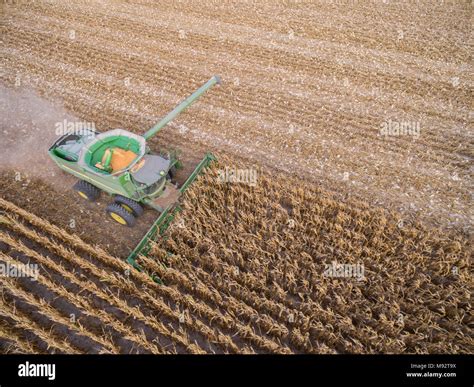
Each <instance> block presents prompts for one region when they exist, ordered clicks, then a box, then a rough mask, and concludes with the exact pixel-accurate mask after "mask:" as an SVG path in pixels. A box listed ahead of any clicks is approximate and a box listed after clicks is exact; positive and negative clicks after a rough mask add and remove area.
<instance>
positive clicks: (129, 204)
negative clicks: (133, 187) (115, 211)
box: [114, 195, 143, 217]
mask: <svg viewBox="0 0 474 387" xmlns="http://www.w3.org/2000/svg"><path fill="white" fill-rule="evenodd" d="M114 202H115V203H117V204H120V205H121V206H122V207H123V208H125V209H126V210H127V211H128V212H129V213H131V214H133V216H135V217H139V216H141V215H142V214H143V207H142V206H141V205H140V203H138V202H136V201H135V200H132V199H129V198H126V197H125V196H122V195H117V196H115V198H114Z"/></svg>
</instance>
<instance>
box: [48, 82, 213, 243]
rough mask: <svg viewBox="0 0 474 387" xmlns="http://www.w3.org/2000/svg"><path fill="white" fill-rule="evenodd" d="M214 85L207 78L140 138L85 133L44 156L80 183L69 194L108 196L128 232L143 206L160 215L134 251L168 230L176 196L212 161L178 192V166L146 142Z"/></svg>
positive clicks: (110, 212)
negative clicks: (176, 183)
mask: <svg viewBox="0 0 474 387" xmlns="http://www.w3.org/2000/svg"><path fill="white" fill-rule="evenodd" d="M215 84H220V78H219V77H218V76H214V77H212V78H211V79H210V80H209V81H207V82H206V83H205V84H204V85H203V86H201V87H200V88H199V89H198V90H196V91H195V92H194V93H193V94H191V95H190V96H189V97H188V98H186V99H185V100H184V101H183V102H181V103H180V104H179V105H178V106H176V108H174V109H173V110H172V111H171V112H170V113H168V115H166V116H165V117H164V118H163V119H162V120H161V121H160V122H158V123H157V124H156V125H155V126H153V127H152V128H151V129H150V130H148V131H147V132H146V133H145V134H143V135H142V136H140V135H137V134H134V133H131V132H129V131H127V130H124V129H114V130H110V131H107V132H103V133H99V132H96V131H94V130H84V131H81V132H80V133H78V132H72V133H68V134H64V135H63V136H61V137H60V138H58V139H57V140H56V141H55V143H54V144H53V145H52V146H51V147H50V148H49V151H48V153H49V155H50V156H51V158H52V159H53V160H54V162H55V163H56V164H57V165H58V166H59V168H61V169H62V170H64V171H66V172H67V173H70V174H72V175H74V176H76V177H77V178H78V179H79V181H78V182H77V183H76V185H75V186H74V189H75V190H76V191H77V193H78V194H79V195H80V196H81V197H83V198H84V199H87V200H91V201H94V200H96V199H97V198H98V197H99V195H100V193H101V191H105V192H107V193H108V194H109V195H111V196H112V197H113V203H111V204H109V205H108V206H107V209H106V212H107V214H108V215H109V216H110V217H111V218H112V219H113V220H114V221H116V222H118V223H120V224H121V225H125V226H129V227H132V226H133V225H134V224H135V222H136V218H137V217H139V216H140V215H141V214H142V213H143V208H144V207H150V208H152V209H154V210H157V211H159V212H160V217H159V218H158V219H157V221H156V222H155V224H154V225H153V226H152V228H151V230H150V231H149V232H148V233H147V235H145V237H144V240H142V242H140V244H139V246H137V248H138V247H140V246H141V247H143V246H145V245H146V244H147V242H148V240H149V239H150V238H151V237H153V236H154V234H156V232H157V231H158V229H159V228H160V227H161V228H162V227H163V226H164V225H166V227H167V225H168V224H169V222H170V217H171V218H172V216H173V215H172V214H173V208H174V207H175V205H176V203H177V202H178V199H179V197H180V195H181V194H182V193H183V192H184V191H185V190H186V188H187V187H188V186H189V185H190V184H191V183H192V182H193V181H194V179H195V178H196V177H197V175H198V174H199V173H200V172H201V170H202V169H203V168H205V167H206V166H207V165H209V163H210V162H211V161H212V160H215V158H214V156H213V155H212V154H211V153H207V154H206V156H205V157H204V159H203V160H202V161H201V162H200V163H199V164H198V166H197V167H196V169H195V170H194V172H193V173H192V174H191V175H190V176H189V177H188V179H187V180H186V181H185V182H184V184H182V186H181V187H180V188H179V189H178V188H177V187H176V186H175V185H174V184H172V182H171V179H172V178H173V176H174V174H175V172H176V168H177V167H179V166H180V162H179V160H178V159H177V157H176V155H175V154H170V153H167V154H159V155H158V154H153V153H152V152H151V151H150V149H149V147H148V145H147V140H149V139H150V138H151V137H153V136H154V135H156V134H157V133H158V132H159V131H160V130H161V129H162V128H163V127H164V126H165V125H167V124H168V123H169V122H170V121H172V120H173V119H174V118H175V117H176V116H177V115H178V114H180V113H181V112H182V111H183V110H185V109H186V108H187V107H188V106H190V105H191V104H192V103H193V102H194V101H196V100H197V99H198V98H199V97H200V96H202V95H203V94H204V93H205V92H206V91H207V90H209V89H210V88H211V87H213V86H214V85H215Z"/></svg>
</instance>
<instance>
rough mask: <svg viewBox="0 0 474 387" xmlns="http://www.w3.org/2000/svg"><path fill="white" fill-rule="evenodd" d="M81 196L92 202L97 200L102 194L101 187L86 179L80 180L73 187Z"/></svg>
mask: <svg viewBox="0 0 474 387" xmlns="http://www.w3.org/2000/svg"><path fill="white" fill-rule="evenodd" d="M73 188H74V189H75V190H76V191H77V193H78V194H79V196H81V197H82V198H83V199H87V200H90V201H91V202H93V201H95V200H97V199H98V198H99V196H100V189H99V188H97V187H95V186H93V185H92V184H91V183H88V182H87V181H84V180H79V181H78V182H77V183H76V184H74V187H73Z"/></svg>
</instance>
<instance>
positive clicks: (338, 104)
mask: <svg viewBox="0 0 474 387" xmlns="http://www.w3.org/2000/svg"><path fill="white" fill-rule="evenodd" d="M1 12H2V14H1V17H0V31H1V35H0V39H1V42H2V44H1V47H0V52H1V55H0V63H1V69H0V70H1V71H0V95H1V98H0V125H1V127H0V131H1V135H2V145H5V146H4V148H5V149H4V151H3V152H2V154H1V155H0V161H1V166H0V177H1V180H2V185H1V187H0V195H1V199H0V211H1V222H0V223H1V225H0V228H1V241H0V242H1V243H0V247H1V249H0V250H1V255H0V262H1V264H2V265H3V267H13V266H15V265H22V264H23V265H26V264H34V265H38V271H37V278H36V280H34V281H32V280H31V279H30V278H22V277H18V278H17V277H15V276H13V277H12V276H1V277H0V281H1V282H2V286H1V292H2V294H1V297H0V303H1V304H0V315H1V316H2V318H1V322H0V327H1V329H0V352H4V353H121V354H122V353H155V354H165V353H194V354H198V353H282V354H290V353H313V354H323V353H329V354H333V353H334V354H335V353H472V352H473V350H474V342H473V339H472V337H473V323H474V322H473V318H472V305H471V292H472V287H473V282H472V261H471V260H472V255H473V248H472V235H471V233H472V220H473V211H472V177H473V176H472V174H473V164H472V161H473V156H474V155H473V153H472V150H473V149H474V140H473V136H472V129H471V128H470V126H469V123H470V118H471V116H470V115H471V112H470V110H471V106H470V104H471V100H472V88H473V82H474V80H473V78H472V64H471V63H470V61H471V57H470V51H471V50H472V37H471V35H470V24H471V21H470V18H471V14H472V4H470V3H468V2H429V1H426V2H425V1H418V2H416V4H414V3H412V2H408V1H407V2H404V1H400V2H398V1H397V2H394V1H367V2H363V1H360V2H359V1H350V2H344V1H323V0H321V1H303V2H299V1H294V2H293V1H284V2H283V1H282V2H278V1H261V2H248V1H245V2H239V1H235V2H227V1H225V2H213V1H208V2H202V1H196V0H184V1H179V2H155V1H147V0H140V1H134V2H128V1H117V2H113V5H112V3H109V2H106V1H46V0H45V1H35V2H32V3H27V2H22V1H18V2H11V3H10V2H6V3H5V2H4V3H2V5H1ZM410 15H412V16H413V17H414V18H415V19H413V20H412V19H410ZM213 74H220V75H221V77H222V80H223V82H222V85H220V86H218V87H216V88H214V89H213V90H212V91H209V92H208V93H207V94H206V96H205V98H203V99H201V100H199V101H198V102H196V103H195V104H194V105H193V106H192V107H190V108H189V110H187V111H186V112H185V113H183V114H181V115H180V116H179V117H177V118H176V119H175V120H174V121H173V122H171V123H170V124H169V125H167V126H166V127H165V129H163V131H162V132H160V133H159V135H157V136H155V137H153V138H151V139H150V140H149V141H148V145H149V146H150V148H151V149H152V150H153V151H156V152H162V151H163V152H170V151H175V150H177V151H178V152H179V154H180V159H181V160H182V162H183V166H184V168H182V169H180V170H178V171H177V175H176V176H175V178H174V179H173V184H175V185H176V187H178V188H179V187H182V186H183V183H184V182H185V181H186V178H187V177H188V176H190V174H192V173H193V170H194V168H195V166H196V164H197V163H199V161H200V160H201V159H202V157H203V154H205V153H206V152H208V151H210V152H212V153H213V154H215V155H216V156H217V160H218V162H215V163H213V164H212V165H211V167H210V168H209V169H206V170H202V171H201V173H200V176H199V177H198V178H197V180H196V181H195V182H194V183H193V184H191V185H190V186H189V188H188V189H187V191H186V192H183V195H182V196H181V197H180V199H179V208H178V209H179V210H177V212H176V214H175V213H174V212H173V215H174V219H171V220H172V221H171V223H170V227H169V228H168V229H166V227H163V230H162V229H161V228H158V229H159V231H160V232H158V234H157V236H158V237H156V238H152V240H151V242H150V243H149V244H148V245H147V247H150V249H149V250H147V251H146V253H145V252H144V250H140V251H138V252H137V255H136V257H135V258H136V263H137V264H138V265H139V266H140V268H141V271H138V270H135V269H134V268H133V267H132V266H131V265H130V264H129V263H130V261H127V257H129V255H130V253H131V252H132V251H137V250H134V248H135V246H137V244H138V245H139V242H140V241H141V240H142V241H143V239H142V237H143V236H144V235H148V234H147V231H148V230H149V229H150V227H152V229H153V227H154V226H153V225H155V223H154V222H155V220H156V219H157V217H158V216H160V215H159V214H158V213H157V212H156V211H153V210H151V209H149V208H148V209H147V210H146V211H145V213H144V214H143V216H141V217H140V218H138V219H137V224H136V225H135V226H134V227H133V228H127V227H124V226H122V225H120V224H118V223H115V222H114V221H113V220H111V218H109V217H107V214H106V213H105V211H106V209H107V208H108V207H106V206H107V204H108V203H106V201H107V200H109V196H107V195H105V194H104V193H102V196H100V197H99V199H98V200H97V201H95V202H93V203H89V202H86V201H79V199H78V198H77V197H76V195H75V192H74V191H73V189H72V186H73V185H74V184H75V182H76V181H77V179H75V178H74V177H73V176H72V175H71V174H67V173H65V172H64V171H61V170H59V169H58V168H57V165H55V164H54V163H53V162H52V161H51V159H50V157H49V156H48V148H49V147H50V146H51V144H52V142H54V141H55V139H56V137H57V136H56V133H55V128H56V127H57V126H58V125H57V124H62V123H63V122H64V123H66V124H67V123H68V122H69V123H77V122H78V123H92V124H93V125H94V127H95V128H96V129H97V130H99V131H101V132H105V131H108V130H111V129H115V128H125V129H126V130H128V131H130V132H131V133H133V134H135V135H140V136H143V135H144V133H145V132H146V131H147V130H148V129H150V127H152V126H153V125H154V124H156V123H157V121H158V120H159V119H160V117H163V116H164V115H165V114H166V113H168V112H169V111H170V110H171V109H172V108H173V107H174V106H175V105H176V104H177V103H178V102H180V101H182V100H183V99H184V98H185V97H187V96H188V95H189V93H190V92H192V91H193V90H196V88H197V87H199V86H200V85H202V84H203V82H205V81H206V80H207V79H209V77H210V76H212V75H213ZM147 140H148V139H147ZM137 152H138V151H137ZM132 156H133V155H132ZM96 161H97V164H99V165H100V164H101V163H100V162H99V159H97V160H95V161H94V164H96ZM97 164H96V165H97ZM118 169H120V168H118ZM109 201H110V200H109ZM174 209H176V208H174V207H173V210H174ZM125 215H127V213H126V212H125ZM165 220H166V219H165ZM166 225H167V224H166ZM165 229H166V230H165ZM162 231H163V232H162ZM140 243H141V242H140ZM9 265H10V266H9ZM152 278H155V279H156V278H159V279H161V283H160V284H159V283H157V282H155V281H153V280H152Z"/></svg>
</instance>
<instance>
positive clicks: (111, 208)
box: [105, 203, 136, 227]
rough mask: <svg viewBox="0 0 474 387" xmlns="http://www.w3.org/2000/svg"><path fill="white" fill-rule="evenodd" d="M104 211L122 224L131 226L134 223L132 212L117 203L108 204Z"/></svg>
mask: <svg viewBox="0 0 474 387" xmlns="http://www.w3.org/2000/svg"><path fill="white" fill-rule="evenodd" d="M105 211H106V212H107V214H109V216H110V217H111V218H112V219H113V220H115V221H116V222H117V223H120V224H121V225H123V226H128V227H133V226H134V225H135V222H136V219H135V217H134V216H133V214H132V213H130V212H128V211H127V210H126V209H125V208H123V207H122V206H121V205H120V204H118V203H112V204H109V205H108V206H107V208H106V209H105Z"/></svg>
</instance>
